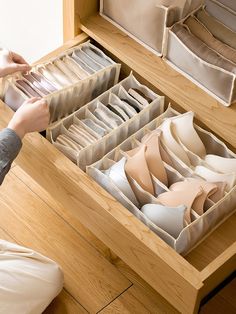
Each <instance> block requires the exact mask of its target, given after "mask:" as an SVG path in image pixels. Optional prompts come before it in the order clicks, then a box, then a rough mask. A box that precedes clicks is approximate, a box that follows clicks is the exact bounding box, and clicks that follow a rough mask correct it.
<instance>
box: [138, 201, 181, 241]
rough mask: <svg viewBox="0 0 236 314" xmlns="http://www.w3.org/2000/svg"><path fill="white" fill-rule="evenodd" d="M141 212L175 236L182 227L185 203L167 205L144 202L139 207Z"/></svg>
mask: <svg viewBox="0 0 236 314" xmlns="http://www.w3.org/2000/svg"><path fill="white" fill-rule="evenodd" d="M141 211H142V212H143V214H144V215H145V216H146V217H147V218H148V219H150V220H151V221H152V222H153V223H154V224H155V225H157V226H158V227H160V228H161V229H163V230H164V231H166V232H167V233H169V234H170V235H171V236H173V237H174V238H177V237H178V236H179V234H180V232H181V231H182V230H183V228H184V214H185V211H186V206H185V205H180V206H178V207H167V206H163V205H158V204H146V205H144V206H143V207H142V208H141Z"/></svg>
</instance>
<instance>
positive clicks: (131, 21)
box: [100, 0, 203, 56]
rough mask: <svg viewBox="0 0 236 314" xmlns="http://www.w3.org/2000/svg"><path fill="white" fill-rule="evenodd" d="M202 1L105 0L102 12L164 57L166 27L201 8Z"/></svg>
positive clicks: (130, 34) (101, 6) (106, 17)
mask: <svg viewBox="0 0 236 314" xmlns="http://www.w3.org/2000/svg"><path fill="white" fill-rule="evenodd" d="M202 1H203V0H191V1H185V0H182V1H178V0H175V1H168V0H167V1H165V0H148V1H145V2H144V1H142V0H138V1H136V0H132V1H128V2H127V1H125V0H122V1H112V0H101V1H100V14H101V16H102V17H104V18H105V19H107V20H108V21H110V22H111V23H113V24H114V25H116V26H117V27H119V28H120V29H121V30H122V31H124V32H126V33H127V34H128V35H129V36H131V37H132V38H134V39H135V40H137V41H138V42H139V43H141V44H142V45H144V46H145V47H146V48H147V49H149V50H151V51H152V52H154V53H156V54H157V55H159V56H161V55H162V51H163V47H164V45H165V32H166V28H167V27H168V26H171V25H172V24H173V23H174V22H176V21H178V20H180V19H181V18H183V17H184V16H186V15H187V14H188V13H189V12H191V11H192V10H194V9H195V8H196V7H198V6H199V5H200V4H201V3H202ZM134 8H135V9H134Z"/></svg>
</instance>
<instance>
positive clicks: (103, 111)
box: [93, 103, 123, 129]
mask: <svg viewBox="0 0 236 314" xmlns="http://www.w3.org/2000/svg"><path fill="white" fill-rule="evenodd" d="M93 114H94V115H95V117H97V118H98V119H99V120H101V121H102V122H103V123H105V124H106V125H107V126H108V127H110V128H112V129H115V128H117V127H118V126H119V125H121V124H122V123H123V120H122V119H121V118H120V117H119V116H118V115H117V114H115V113H114V112H112V111H111V110H109V109H108V108H107V107H106V106H104V105H102V104H101V103H99V104H98V106H97V108H96V109H95V110H94V112H93Z"/></svg>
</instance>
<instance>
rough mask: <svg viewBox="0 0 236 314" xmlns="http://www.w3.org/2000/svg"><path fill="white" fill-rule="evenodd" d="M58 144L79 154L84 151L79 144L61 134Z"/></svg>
mask: <svg viewBox="0 0 236 314" xmlns="http://www.w3.org/2000/svg"><path fill="white" fill-rule="evenodd" d="M56 143H57V144H60V145H63V146H65V147H69V148H72V149H73V150H75V151H77V152H79V151H80V150H81V149H82V146H80V145H79V144H78V143H76V142H75V141H73V140H72V139H71V138H70V137H69V136H68V135H65V134H61V135H59V136H58V137H57V139H56Z"/></svg>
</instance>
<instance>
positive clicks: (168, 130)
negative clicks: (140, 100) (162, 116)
mask: <svg viewBox="0 0 236 314" xmlns="http://www.w3.org/2000/svg"><path fill="white" fill-rule="evenodd" d="M172 127H173V124H172V121H171V119H167V120H165V121H164V122H163V123H162V125H161V126H160V127H159V129H161V130H162V134H161V140H162V142H163V143H164V145H166V146H167V147H168V148H169V149H170V150H171V151H172V152H173V153H174V154H175V155H176V156H177V157H178V158H179V159H180V160H182V161H183V162H184V163H185V164H186V165H187V166H190V161H189V158H188V156H187V154H186V152H185V151H184V149H183V147H182V146H181V145H180V144H179V143H178V142H177V140H176V139H175V138H174V135H173V132H172Z"/></svg>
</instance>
